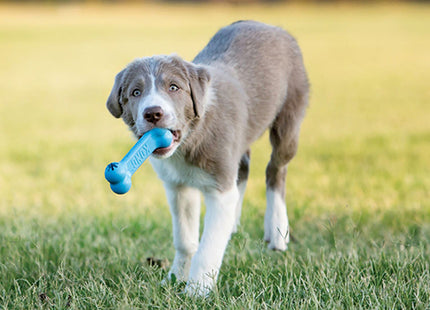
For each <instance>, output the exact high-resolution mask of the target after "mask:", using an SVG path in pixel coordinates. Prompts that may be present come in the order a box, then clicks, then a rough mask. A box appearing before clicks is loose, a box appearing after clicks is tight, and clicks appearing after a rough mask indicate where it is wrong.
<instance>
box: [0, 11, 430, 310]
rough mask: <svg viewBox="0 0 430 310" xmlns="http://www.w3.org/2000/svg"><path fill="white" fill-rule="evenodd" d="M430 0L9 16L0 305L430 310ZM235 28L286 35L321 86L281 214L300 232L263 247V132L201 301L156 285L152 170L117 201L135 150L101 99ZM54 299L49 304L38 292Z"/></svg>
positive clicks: (157, 232) (2, 15) (158, 232)
mask: <svg viewBox="0 0 430 310" xmlns="http://www.w3.org/2000/svg"><path fill="white" fill-rule="evenodd" d="M429 14H430V6H428V5H424V4H414V5H406V4H392V5H389V4H382V5H368V6H357V5H337V6H334V5H333V6H325V5H316V6H311V5H309V6H297V5H287V6H286V5H277V6H257V5H252V6H247V7H240V6H222V5H211V6H209V5H208V6H191V5H170V6H159V5H145V6H138V5H131V6H115V5H111V6H101V5H70V6H43V7H38V6H13V5H1V6H0V46H1V49H0V56H1V57H0V197H1V198H0V309H147V308H149V309H159V308H162V309H164V308H166V309H170V308H172V309H200V308H209V309H213V308H215V309H429V308H430V271H429V269H430V266H429V265H430V263H429V262H430V249H429V242H430V194H429V193H430V190H429V189H430V161H429V154H430V122H429V115H430V106H429V103H430V88H429V86H428V81H429V80H430V57H429V56H428V55H429V53H430V40H429V36H428V29H430V19H429V18H428V16H429ZM237 19H258V20H262V21H265V22H268V23H272V24H276V25H281V26H283V27H284V28H286V29H288V30H289V31H290V32H291V33H293V34H294V35H295V36H296V37H297V39H298V41H299V44H300V45H301V47H302V50H303V54H304V57H305V63H306V66H307V69H308V72H309V77H310V80H311V84H312V94H311V105H310V108H309V110H308V113H307V116H306V119H305V122H304V124H303V127H302V135H301V143H300V148H299V152H298V154H297V156H296V158H295V159H294V160H293V162H292V164H291V165H290V168H289V174H288V179H287V204H288V212H289V218H290V224H291V229H292V234H293V236H294V237H295V239H297V240H296V241H295V242H293V243H291V244H290V247H289V250H288V251H287V252H285V253H276V252H271V251H269V250H267V249H266V245H265V244H264V242H263V241H262V236H263V217H264V207H265V206H264V205H265V188H264V184H265V180H264V169H265V165H266V163H267V161H268V158H269V154H268V152H267V150H268V149H269V143H268V141H267V140H268V139H267V137H266V136H264V137H263V138H262V139H260V140H259V141H258V142H257V143H256V144H255V145H254V147H253V150H252V152H253V154H252V167H251V168H252V171H251V179H250V182H249V185H248V190H247V194H246V197H245V205H244V208H243V216H242V226H241V228H240V231H239V233H237V234H235V235H234V236H233V237H232V240H231V242H230V244H229V247H228V249H227V252H226V256H225V259H224V263H223V266H222V269H221V274H220V277H219V281H218V285H217V289H216V291H215V292H214V293H213V294H212V295H211V296H210V297H209V298H208V299H205V300H193V299H191V298H189V297H187V296H184V295H183V294H181V291H182V288H183V284H176V283H173V284H169V285H167V286H166V287H163V286H160V285H159V283H160V282H161V280H162V279H163V278H164V277H165V275H166V272H167V271H166V270H164V269H163V268H157V267H153V266H149V265H148V264H147V263H146V258H147V257H156V258H161V259H168V260H169V261H170V262H171V261H172V259H173V255H174V251H173V245H172V241H171V234H172V231H171V227H170V221H171V219H170V215H169V212H168V207H167V203H166V200H165V198H164V193H163V189H162V185H161V182H159V181H154V178H155V175H154V173H153V172H152V170H151V168H150V166H149V165H148V164H146V165H144V166H143V167H142V168H140V170H139V171H138V173H137V175H136V176H135V177H134V181H133V189H132V191H131V192H130V193H128V194H127V195H125V196H123V197H117V196H115V195H113V194H112V193H111V191H110V189H109V187H108V184H107V182H106V181H105V180H104V178H103V171H104V167H105V165H106V164H107V163H108V162H110V161H112V160H114V159H119V158H121V156H122V155H123V154H125V153H126V151H127V150H128V149H129V148H130V147H131V145H132V144H133V140H132V139H131V138H130V136H131V135H130V133H129V132H127V130H126V128H125V126H124V125H123V124H122V123H121V122H120V121H118V120H115V119H114V118H112V117H111V116H110V115H109V113H108V112H107V110H106V109H105V106H104V103H105V100H106V98H107V96H108V94H109V92H110V88H111V87H112V85H113V79H114V76H115V74H116V73H117V72H118V71H119V70H120V69H121V68H122V67H123V66H125V64H126V63H128V62H130V61H131V60H133V59H134V58H136V57H140V56H146V55H152V54H159V53H164V54H166V53H172V52H177V53H178V54H179V55H181V56H183V57H184V58H186V59H188V60H190V59H192V57H193V56H194V55H195V54H196V53H197V52H198V51H199V50H200V49H201V48H202V47H203V46H204V45H205V44H206V42H207V41H208V40H209V37H210V36H211V35H212V34H213V33H214V32H215V31H216V30H217V29H218V28H220V27H221V26H223V25H226V24H228V23H230V22H232V21H234V20H237ZM41 294H45V296H47V297H46V298H44V297H43V295H42V298H41V297H40V296H41Z"/></svg>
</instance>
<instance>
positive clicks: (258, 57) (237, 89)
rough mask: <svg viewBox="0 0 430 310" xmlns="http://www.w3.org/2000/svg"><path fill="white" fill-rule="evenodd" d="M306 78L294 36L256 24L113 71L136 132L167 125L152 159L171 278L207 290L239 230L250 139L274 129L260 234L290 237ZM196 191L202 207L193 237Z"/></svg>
mask: <svg viewBox="0 0 430 310" xmlns="http://www.w3.org/2000/svg"><path fill="white" fill-rule="evenodd" d="M308 93H309V84H308V79H307V75H306V71H305V68H304V65H303V60H302V55H301V52H300V49H299V46H298V45H297V42H296V41H295V40H294V38H293V37H291V36H290V35H289V34H288V33H287V32H285V31H284V30H282V29H280V28H278V27H273V26H269V25H266V24H262V23H259V22H254V21H239V22H236V23H233V24H232V25H229V26H227V27H224V28H222V29H221V30H219V31H218V32H217V33H216V34H215V36H214V37H213V38H212V39H211V40H210V41H209V43H208V45H207V46H206V47H205V48H204V49H203V50H202V51H201V52H200V53H199V54H198V55H197V56H196V58H195V59H194V60H193V62H187V61H184V60H182V59H181V58H179V57H178V56H176V55H170V56H153V57H147V58H141V59H137V60H135V61H133V62H132V63H130V64H129V65H128V66H127V67H126V68H125V69H124V70H122V71H121V72H120V73H118V74H117V76H116V78H115V83H114V86H113V89H112V92H111V93H110V96H109V98H108V100H107V108H108V110H109V111H110V112H111V113H112V114H113V116H115V117H117V118H120V117H121V118H122V119H123V121H124V122H125V123H126V124H127V125H128V126H129V128H130V129H131V131H132V132H133V133H134V135H135V136H136V137H137V138H140V137H141V136H142V135H143V134H144V133H145V132H147V131H148V130H150V129H152V128H154V127H162V128H167V129H169V130H170V131H171V132H172V134H173V137H174V138H173V142H172V144H171V145H170V146H169V147H166V148H160V149H157V150H156V151H155V152H154V153H153V155H152V156H151V158H150V162H151V164H152V166H153V168H154V169H155V171H156V173H157V174H158V176H159V177H160V179H161V180H162V181H163V183H164V187H165V190H166V194H167V200H168V203H169V206H170V211H171V213H172V218H173V220H172V222H173V242H174V246H175V250H176V254H175V258H174V261H173V264H172V267H171V269H170V271H169V274H168V277H169V278H170V277H172V275H173V274H174V275H175V277H176V279H178V280H179V281H186V282H187V285H186V289H185V290H186V292H188V293H190V294H197V295H207V294H208V293H209V292H210V291H211V289H212V288H213V287H214V285H215V284H216V279H217V277H218V274H219V270H220V267H221V263H222V259H223V255H224V251H225V249H226V246H227V243H228V241H229V239H230V236H231V234H232V233H233V232H235V231H236V230H237V226H238V225H239V218H240V214H241V206H242V201H243V196H244V191H245V187H246V182H247V179H248V172H249V161H250V150H249V147H250V145H251V143H252V142H254V141H255V140H256V139H257V138H259V137H260V136H261V135H262V134H263V133H264V131H265V130H266V129H269V131H270V142H271V145H272V154H271V158H270V162H269V163H268V166H267V169H266V184H267V190H266V198H267V209H266V214H265V219H264V239H265V240H266V241H267V242H268V245H269V248H270V249H273V250H280V251H283V250H286V248H287V243H288V242H289V233H288V217H287V210H286V205H285V202H284V199H285V178H286V174H287V165H288V163H289V162H290V160H291V159H292V158H293V157H294V155H295V154H296V150H297V144H298V138H299V131H300V125H301V122H302V120H303V117H304V115H305V110H306V106H307V103H308ZM200 193H203V196H204V201H205V204H206V214H205V219H204V230H203V234H202V236H201V239H200V242H199V216H200Z"/></svg>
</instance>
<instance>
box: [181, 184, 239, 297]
mask: <svg viewBox="0 0 430 310" xmlns="http://www.w3.org/2000/svg"><path fill="white" fill-rule="evenodd" d="M204 195H205V202H206V215H205V224H204V230H203V235H202V238H201V240H200V245H199V248H198V250H197V252H196V254H195V255H194V256H193V259H192V261H191V269H190V275H189V279H188V283H187V287H186V292H187V293H188V294H191V295H200V296H205V295H207V294H208V293H209V292H210V291H211V290H212V288H213V287H214V285H215V283H216V279H217V277H218V273H219V269H220V267H221V263H222V259H223V256H224V251H225V249H226V247H227V243H228V241H229V240H230V236H231V233H232V231H233V227H234V223H235V212H236V208H235V207H236V204H237V202H238V200H239V191H238V189H237V187H236V186H233V187H232V188H231V189H230V190H227V191H223V192H220V191H211V192H206V193H204Z"/></svg>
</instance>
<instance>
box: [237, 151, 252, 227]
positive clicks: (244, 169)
mask: <svg viewBox="0 0 430 310" xmlns="http://www.w3.org/2000/svg"><path fill="white" fill-rule="evenodd" d="M250 157H251V150H247V151H246V153H245V154H243V156H242V158H241V160H240V163H239V171H238V176H237V187H238V189H239V195H240V196H239V201H238V203H237V206H236V215H235V217H236V222H235V224H234V228H233V233H235V232H237V230H238V227H239V225H240V216H241V213H242V204H243V198H244V196H245V189H246V184H247V182H248V176H249V162H250Z"/></svg>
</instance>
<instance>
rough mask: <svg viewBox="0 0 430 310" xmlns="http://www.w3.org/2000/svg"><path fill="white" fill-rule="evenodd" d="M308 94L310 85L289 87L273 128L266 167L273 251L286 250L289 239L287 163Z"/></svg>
mask: <svg viewBox="0 0 430 310" xmlns="http://www.w3.org/2000/svg"><path fill="white" fill-rule="evenodd" d="M307 97H308V96H307V87H305V88H304V91H303V92H301V91H299V90H297V89H290V90H289V94H288V98H287V101H286V103H285V105H284V106H283V107H282V109H281V111H280V112H279V114H278V115H277V117H276V119H275V121H274V122H273V124H272V126H271V128H270V142H271V144H272V148H273V150H272V155H271V158H270V162H269V164H268V165H267V168H266V199H267V209H266V214H265V218H264V240H265V241H267V242H268V243H269V248H270V249H273V250H280V251H284V250H286V249H287V243H288V242H289V240H290V236H289V225H288V216H287V208H286V204H285V179H286V176H287V165H288V163H289V162H290V161H291V159H292V158H293V157H294V155H295V154H296V152H297V146H298V139H299V131H300V125H301V122H302V120H303V117H304V112H305V108H306V106H307Z"/></svg>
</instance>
